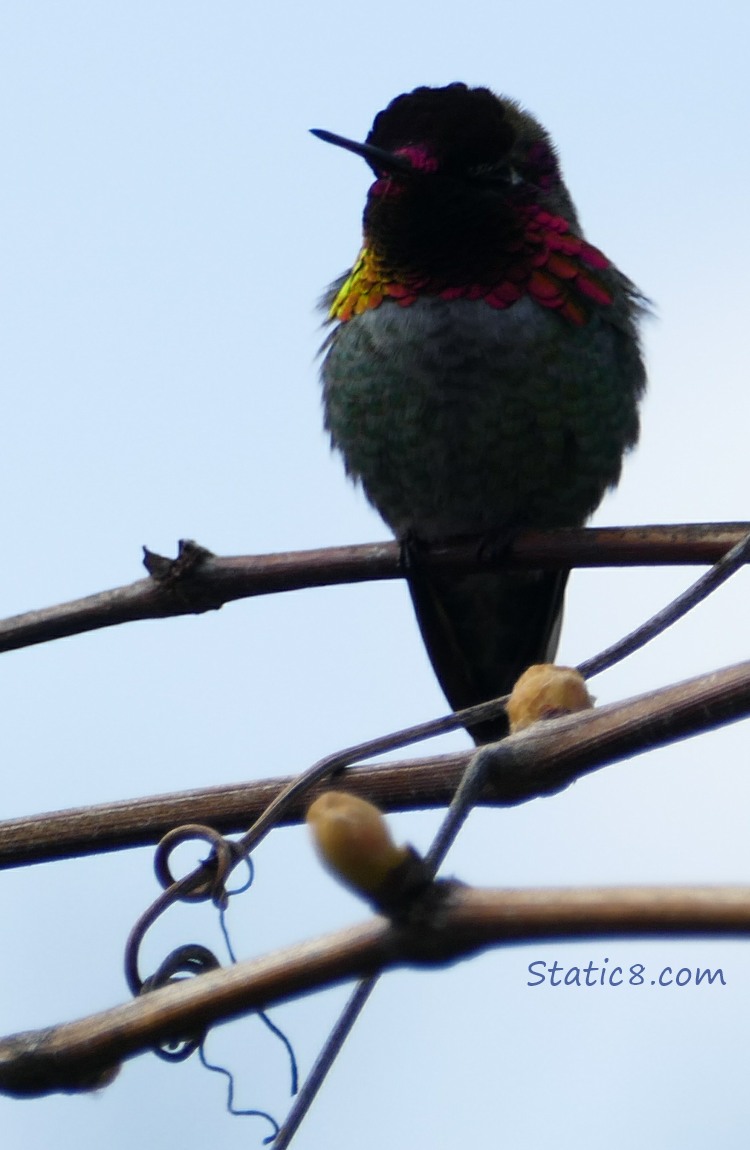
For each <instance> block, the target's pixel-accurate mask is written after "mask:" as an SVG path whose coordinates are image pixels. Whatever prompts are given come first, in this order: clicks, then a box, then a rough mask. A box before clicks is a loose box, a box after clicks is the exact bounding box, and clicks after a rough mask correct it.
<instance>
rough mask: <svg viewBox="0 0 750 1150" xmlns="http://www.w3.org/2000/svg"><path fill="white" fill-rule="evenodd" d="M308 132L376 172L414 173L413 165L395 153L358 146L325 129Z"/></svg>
mask: <svg viewBox="0 0 750 1150" xmlns="http://www.w3.org/2000/svg"><path fill="white" fill-rule="evenodd" d="M310 131H311V132H312V134H313V136H317V137H318V139H319V140H324V141H325V143H326V144H335V146H336V147H337V148H345V149H346V150H347V152H354V155H355V156H361V157H362V159H363V160H367V163H368V164H369V165H370V167H371V168H375V170H376V171H380V172H401V173H403V174H404V175H406V174H411V173H413V172H414V165H413V164H412V163H411V161H410V160H408V159H407V158H406V156H398V155H396V154H395V152H388V151H386V149H385V148H377V147H375V145H374V144H360V143H358V142H357V141H356V140H347V139H346V137H345V136H337V135H336V134H335V132H327V131H326V130H325V128H311V129H310Z"/></svg>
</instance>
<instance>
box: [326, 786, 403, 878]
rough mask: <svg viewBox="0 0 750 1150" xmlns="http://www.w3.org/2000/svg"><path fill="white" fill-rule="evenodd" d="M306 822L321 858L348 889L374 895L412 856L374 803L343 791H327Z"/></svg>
mask: <svg viewBox="0 0 750 1150" xmlns="http://www.w3.org/2000/svg"><path fill="white" fill-rule="evenodd" d="M307 822H308V824H309V826H310V830H311V831H312V834H313V840H314V843H315V848H316V850H317V852H318V855H319V857H320V859H321V861H322V863H323V864H324V866H326V867H327V868H328V870H330V871H331V872H332V873H333V874H334V875H336V877H337V878H339V879H340V880H341V881H342V882H343V883H344V884H345V885H346V886H350V887H352V888H353V889H354V890H356V891H359V892H361V893H363V894H366V895H371V894H374V893H375V892H377V890H378V889H379V888H380V887H381V886H382V885H383V882H384V881H385V879H387V878H388V876H389V875H391V874H392V873H393V871H394V870H395V869H396V868H397V867H399V866H400V865H401V864H402V863H403V862H404V861H405V860H406V859H407V858H409V857H410V852H409V849H408V847H405V846H402V847H397V846H396V845H395V843H394V842H393V839H392V838H391V835H390V831H389V830H388V826H387V824H386V821H385V819H384V818H383V816H382V814H381V813H380V811H379V810H378V808H377V807H375V806H373V805H372V803H368V802H366V801H365V799H359V798H357V797H356V796H355V795H349V794H346V793H345V792H344V791H326V792H325V794H322V795H320V797H319V798H317V799H316V800H315V802H314V803H312V805H311V806H310V809H309V810H308V812H307Z"/></svg>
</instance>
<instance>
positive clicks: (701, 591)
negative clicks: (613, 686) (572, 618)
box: [578, 534, 750, 679]
mask: <svg viewBox="0 0 750 1150" xmlns="http://www.w3.org/2000/svg"><path fill="white" fill-rule="evenodd" d="M749 557H750V534H748V535H746V536H745V538H744V539H741V540H740V541H739V543H736V544H735V546H734V547H732V548H731V550H729V551H727V553H726V555H724V556H722V558H721V559H720V560H719V561H718V563H714V565H713V567H712V568H711V570H710V571H707V572H706V573H705V575H701V577H700V579H697V580H696V581H695V583H693V584H692V585H691V586H690V587H688V589H687V590H686V591H683V592H682V594H681V595H678V596H677V598H676V599H673V600H672V602H671V603H669V604H668V605H667V606H666V607H665V608H664V609H663V610H662V611H659V612H657V614H656V615H652V616H651V618H650V619H648V620H647V621H646V622H645V623H642V624H641V626H640V627H637V628H636V629H635V631H631V632H630V634H629V635H626V636H625V638H624V639H620V640H618V642H617V643H613V644H612V646H611V647H607V648H606V649H605V650H604V651H600V652H599V654H598V655H595V656H594V657H593V658H592V659H586V661H585V662H583V663H579V664H578V670H579V671H580V672H581V674H582V675H583V677H584V679H590V678H593V676H594V675H598V674H600V673H601V672H602V671H606V670H608V668H610V667H613V666H614V665H615V663H619V662H620V661H621V660H622V659H625V658H626V657H627V656H628V655H632V654H633V652H634V651H638V650H640V648H641V647H645V645H646V643H650V642H651V640H652V639H655V638H656V637H657V635H661V634H662V633H663V632H664V631H666V630H667V628H668V627H671V626H672V625H673V624H674V623H676V622H677V621H678V619H682V618H683V617H684V616H685V615H687V613H688V611H692V609H693V608H694V607H697V606H698V604H699V603H702V602H703V600H704V599H707V598H708V596H709V595H711V594H713V592H714V591H716V590H717V589H718V588H719V587H721V585H722V584H723V583H726V581H727V579H729V578H730V576H732V575H734V574H735V573H736V572H737V571H739V569H740V567H742V566H744V564H745V563H747V562H748V558H749Z"/></svg>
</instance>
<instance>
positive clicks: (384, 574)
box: [0, 523, 750, 652]
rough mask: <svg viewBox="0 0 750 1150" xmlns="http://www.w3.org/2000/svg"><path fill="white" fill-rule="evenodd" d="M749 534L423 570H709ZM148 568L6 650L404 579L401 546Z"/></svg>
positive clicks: (512, 556)
mask: <svg viewBox="0 0 750 1150" xmlns="http://www.w3.org/2000/svg"><path fill="white" fill-rule="evenodd" d="M748 531H750V524H749V523H716V524H713V523H691V524H682V525H673V526H656V527H617V528H615V527H598V528H589V529H581V530H571V531H551V532H547V533H539V532H534V533H531V532H530V533H528V534H526V535H521V536H519V537H518V538H517V539H516V540H514V541H513V543H512V545H511V546H510V547H509V548H508V552H507V554H504V555H502V556H493V555H492V554H490V553H489V549H488V551H487V553H485V552H481V553H480V549H479V548H478V547H477V541H476V540H474V541H472V540H463V541H461V542H456V543H450V544H448V543H446V544H445V545H441V546H435V547H431V548H430V549H429V551H425V554H424V562H425V564H426V565H429V566H434V567H436V568H438V569H446V568H458V569H461V570H478V569H481V568H487V567H529V566H533V567H535V568H552V569H554V568H558V567H607V566H616V567H622V566H639V565H650V566H655V565H659V564H668V565H679V564H703V563H713V562H715V561H716V560H717V559H719V558H720V557H721V556H722V555H723V554H724V553H725V552H726V551H727V550H728V549H729V548H730V547H733V546H735V545H736V544H737V543H738V542H739V541H740V540H741V539H742V538H743V537H744V536H745V535H746V534H747V533H748ZM144 562H145V564H146V568H147V570H148V571H149V575H150V577H149V578H148V579H139V580H138V581H137V582H135V583H130V584H129V585H127V586H125V587H116V588H114V589H113V590H111V591H102V592H100V593H99V594H96V595H90V596H87V597H86V598H84V599H74V600H72V601H71V602H69V603H62V604H60V605H59V606H56V607H48V608H44V609H42V610H39V611H29V612H26V613H25V614H23V615H16V616H13V617H12V618H10V619H6V620H4V621H2V622H0V652H2V651H11V650H15V649H16V648H19V647H30V646H33V645H34V644H35V643H45V642H49V641H50V640H52V639H61V638H64V637H65V636H68V635H77V634H81V633H83V632H86V631H95V630H98V629H100V628H102V627H114V626H117V625H118V624H120V623H130V622H133V621H134V620H137V619H163V618H168V617H172V616H176V615H191V614H200V613H202V612H204V611H211V610H218V609H219V608H220V607H222V606H223V605H224V604H225V603H229V602H232V601H233V600H235V599H246V598H251V597H253V596H256V595H269V594H275V593H277V592H280V591H296V590H300V589H301V588H304V587H323V586H330V585H333V584H340V583H361V582H368V581H372V580H380V579H399V578H402V576H403V571H402V568H401V561H400V551H399V546H398V544H397V543H371V544H361V545H359V546H353V547H331V548H323V549H319V550H315V551H289V552H281V553H279V554H275V555H245V556H234V557H232V556H230V557H225V558H221V557H218V556H215V555H212V554H211V552H210V551H207V550H206V549H205V548H203V547H199V546H198V545H197V544H195V543H190V542H183V543H181V544H180V550H179V554H178V556H177V558H176V559H174V560H172V559H165V558H163V557H162V556H159V555H155V554H153V553H152V552H149V551H146V558H145V560H144Z"/></svg>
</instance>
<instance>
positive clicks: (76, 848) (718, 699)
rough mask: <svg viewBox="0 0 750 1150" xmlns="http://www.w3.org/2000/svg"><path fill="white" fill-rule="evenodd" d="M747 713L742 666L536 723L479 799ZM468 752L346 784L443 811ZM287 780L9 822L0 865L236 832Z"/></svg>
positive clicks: (544, 788)
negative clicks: (195, 829) (194, 832)
mask: <svg viewBox="0 0 750 1150" xmlns="http://www.w3.org/2000/svg"><path fill="white" fill-rule="evenodd" d="M748 714H750V662H746V663H739V664H737V665H736V666H734V667H726V668H724V669H723V670H720V671H714V672H710V673H708V674H705V675H699V676H697V677H696V678H694V679H689V680H686V681H685V682H682V683H678V684H676V685H674V686H671V687H664V688H662V689H661V690H658V691H653V692H651V693H649V694H647V695H641V696H638V697H636V698H634V699H628V700H625V701H624V702H620V703H612V704H610V705H608V706H605V707H598V708H596V710H593V711H587V712H583V713H582V714H579V715H572V716H569V717H567V718H563V719H555V720H550V721H548V722H545V723H538V724H536V725H535V726H533V727H530V728H528V730H526V731H521V732H520V733H519V734H517V735H511V736H510V737H509V738H507V739H504V740H503V741H502V742H501V743H497V744H495V745H492V746H489V747H485V748H482V749H481V750H480V752H479V753H480V754H482V755H486V756H490V757H491V758H492V759H493V763H492V764H491V770H492V777H493V784H492V788H491V789H489V790H485V791H484V792H483V793H482V794H481V796H480V800H479V801H480V802H481V803H482V804H484V805H489V806H506V805H513V804H516V803H520V802H525V801H527V800H528V799H530V798H533V797H535V796H537V795H540V794H548V793H550V792H551V791H555V790H559V789H561V788H563V787H565V786H567V785H568V783H570V782H571V781H572V780H573V779H575V778H576V777H578V776H579V775H581V774H583V773H585V772H587V771H591V770H595V769H597V768H599V767H602V766H605V765H606V764H608V763H612V762H616V761H618V760H621V759H625V758H627V757H628V756H630V755H634V754H637V753H638V752H639V751H644V750H648V749H649V748H651V747H656V746H663V745H664V744H666V743H670V742H673V741H675V740H677V739H681V738H686V737H688V736H690V735H694V734H698V733H699V732H702V731H707V730H711V729H713V728H714V727H718V726H721V725H723V724H725V723H729V722H733V721H735V720H737V719H741V718H743V717H744V716H746V715H748ZM471 754H472V752H470V751H465V752H462V753H457V754H450V755H435V756H431V757H429V758H420V759H410V760H403V761H400V762H393V763H384V764H377V765H374V766H362V767H355V768H351V769H349V770H348V771H347V772H346V776H345V777H346V783H345V786H346V788H347V789H348V790H350V791H351V792H352V793H353V794H357V795H361V796H362V797H364V798H368V799H370V800H371V801H372V802H375V803H377V805H378V806H379V807H381V809H383V810H386V811H390V810H415V809H423V808H428V807H442V806H447V805H448V803H450V801H451V799H452V797H453V794H454V792H455V790H456V787H457V786H458V783H459V782H460V780H461V777H462V775H463V772H464V771H465V770H466V766H467V764H468V762H469V759H470V757H471ZM296 777H297V776H292V777H291V778H280V779H264V780H262V781H260V782H253V783H246V784H239V785H233V786H228V787H207V788H205V789H200V790H193V791H186V792H183V793H182V794H177V795H174V794H172V795H158V796H155V797H152V798H146V799H134V800H131V801H128V802H118V803H112V804H102V805H100V806H92V807H79V808H75V809H72V810H68V811H55V812H53V813H51V814H46V815H35V816H29V817H26V818H19V819H11V820H9V821H6V822H2V823H0V868H7V867H12V866H23V865H26V864H29V863H35V862H43V861H48V860H51V859H59V858H72V857H77V856H80V855H88V854H95V853H99V852H102V851H111V850H121V849H123V848H127V847H136V846H148V845H153V844H155V843H157V842H158V841H159V840H160V839H161V838H162V836H163V835H164V834H165V833H166V832H167V831H168V830H170V829H171V828H172V827H175V826H178V825H181V824H182V823H194V822H202V823H207V824H209V825H211V826H212V827H215V828H216V829H218V830H221V831H223V832H234V831H239V830H243V829H245V828H246V827H247V826H248V824H251V823H253V822H254V821H255V820H256V819H257V818H258V817H259V816H260V815H261V814H262V812H263V811H264V810H265V809H266V808H267V806H268V805H269V803H270V802H271V801H272V800H273V799H274V798H275V797H276V796H277V795H278V794H279V793H280V792H281V791H282V790H283V789H284V788H286V787H287V786H288V785H289V784H290V783H291V782H292V781H293V780H294V778H296ZM338 785H341V784H340V783H339V784H338ZM322 789H324V786H322V785H321V784H318V785H317V786H316V787H315V788H313V789H311V791H309V792H307V793H306V794H305V795H303V796H298V798H297V799H296V800H295V801H294V802H293V803H292V804H291V805H290V807H289V808H288V809H286V810H285V811H284V812H283V814H282V815H281V816H280V818H279V824H280V825H288V824H292V823H297V822H300V821H301V819H302V817H303V816H304V812H305V810H306V809H307V806H308V804H309V802H310V801H311V798H312V797H313V796H314V795H316V794H319V793H320V791H321V790H322Z"/></svg>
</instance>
